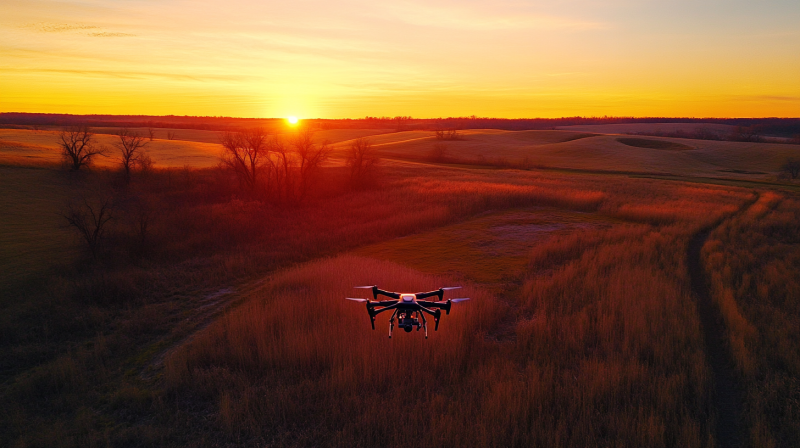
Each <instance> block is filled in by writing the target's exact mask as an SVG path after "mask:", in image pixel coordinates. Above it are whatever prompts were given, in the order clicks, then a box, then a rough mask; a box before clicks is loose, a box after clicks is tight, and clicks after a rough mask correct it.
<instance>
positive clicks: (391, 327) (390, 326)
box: [389, 310, 397, 339]
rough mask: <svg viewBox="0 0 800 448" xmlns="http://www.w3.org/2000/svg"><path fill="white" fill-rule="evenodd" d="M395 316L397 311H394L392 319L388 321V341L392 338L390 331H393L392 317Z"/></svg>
mask: <svg viewBox="0 0 800 448" xmlns="http://www.w3.org/2000/svg"><path fill="white" fill-rule="evenodd" d="M395 316H397V310H394V313H392V317H391V318H390V319H389V339H391V338H392V330H394V317H395Z"/></svg>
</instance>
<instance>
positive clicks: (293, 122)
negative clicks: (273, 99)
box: [286, 116, 300, 126]
mask: <svg viewBox="0 0 800 448" xmlns="http://www.w3.org/2000/svg"><path fill="white" fill-rule="evenodd" d="M286 121H287V122H289V124H290V125H292V126H294V125H296V124H297V122H298V121H300V120H298V119H297V117H294V116H292V117H286Z"/></svg>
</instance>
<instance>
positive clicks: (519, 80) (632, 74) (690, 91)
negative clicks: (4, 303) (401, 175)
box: [0, 0, 800, 118]
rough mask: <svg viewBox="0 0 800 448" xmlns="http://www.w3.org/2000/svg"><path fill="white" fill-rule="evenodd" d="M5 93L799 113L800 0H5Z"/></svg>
mask: <svg viewBox="0 0 800 448" xmlns="http://www.w3.org/2000/svg"><path fill="white" fill-rule="evenodd" d="M0 2H2V6H1V8H2V14H0V111H2V112H12V111H15V112H53V113H76V114H84V113H111V114H148V115H165V114H175V115H225V116H246V117H285V116H289V115H295V116H298V117H322V118H343V117H363V116H366V115H371V116H395V115H411V116H414V117H420V118H424V117H439V116H466V115H473V114H474V115H478V116H493V117H509V118H516V117H561V116H575V115H583V116H599V115H616V116H620V115H624V116H695V117H707V116H718V117H731V116H751V117H761V116H794V117H797V116H800V27H799V26H798V25H797V24H798V23H800V2H798V1H797V0H790V1H788V0H787V1H784V0H771V1H759V2H754V1H730V0H713V1H712V0H696V1H688V0H687V1H684V0H673V1H669V2H667V1H651V0H638V1H633V0H608V1H600V0H563V1H557V2H555V1H547V2H545V1H524V0H499V1H492V2H489V1H469V0H461V1H456V0H452V1H443V0H427V1H425V0H410V1H386V2H378V1H366V0H345V1H337V2H330V1H319V0H313V1H312V0H308V1H292V2H277V1H253V0H250V1H243V0H228V1H210V0H197V1H188V0H186V1H183V0H83V1H53V0H0Z"/></svg>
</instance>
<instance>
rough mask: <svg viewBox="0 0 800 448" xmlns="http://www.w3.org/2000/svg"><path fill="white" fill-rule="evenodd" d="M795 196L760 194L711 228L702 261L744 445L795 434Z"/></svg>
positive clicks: (798, 285) (798, 224) (799, 218)
mask: <svg viewBox="0 0 800 448" xmlns="http://www.w3.org/2000/svg"><path fill="white" fill-rule="evenodd" d="M798 246H800V200H798V198H797V197H785V196H783V195H780V194H776V193H766V194H762V195H761V197H760V198H759V201H758V202H757V203H756V204H755V205H754V206H753V207H751V208H750V210H748V213H745V214H742V215H740V216H737V217H736V218H735V219H732V220H730V221H728V222H726V223H724V224H723V225H722V226H720V227H719V228H718V229H717V230H716V231H715V232H714V233H712V235H711V237H710V240H709V242H708V243H707V244H706V246H705V248H704V249H705V250H704V254H703V256H704V261H705V263H706V266H707V269H708V271H709V272H711V273H712V274H711V279H710V284H711V291H712V294H713V298H714V300H715V301H716V303H717V305H718V306H719V308H720V310H721V311H722V317H723V319H724V325H725V329H726V334H725V341H726V342H727V345H728V347H729V349H730V351H731V353H732V354H733V359H734V361H735V364H736V370H737V372H738V373H739V376H740V378H741V380H742V382H743V384H744V385H745V386H746V405H747V406H746V407H747V412H746V423H747V427H748V432H749V434H750V440H749V443H750V445H751V446H763V447H778V446H791V445H793V444H796V443H797V440H800V419H798V415H800V355H798V347H800V303H798V299H800V276H798V272H800V250H798Z"/></svg>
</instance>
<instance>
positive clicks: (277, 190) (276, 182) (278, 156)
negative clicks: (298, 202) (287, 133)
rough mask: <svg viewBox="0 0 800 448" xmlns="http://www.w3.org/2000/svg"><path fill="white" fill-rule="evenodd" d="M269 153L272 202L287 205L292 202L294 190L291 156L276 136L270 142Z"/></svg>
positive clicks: (284, 144)
mask: <svg viewBox="0 0 800 448" xmlns="http://www.w3.org/2000/svg"><path fill="white" fill-rule="evenodd" d="M269 153H270V155H271V157H270V158H269V160H270V170H271V171H272V194H273V200H274V201H275V202H277V203H279V204H287V203H289V202H291V201H292V198H293V197H294V192H295V190H296V188H295V177H296V176H295V170H294V160H293V155H292V154H291V152H290V151H289V148H288V147H287V146H286V143H285V142H284V141H283V139H281V138H280V137H278V136H275V137H273V138H272V140H270V142H269Z"/></svg>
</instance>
